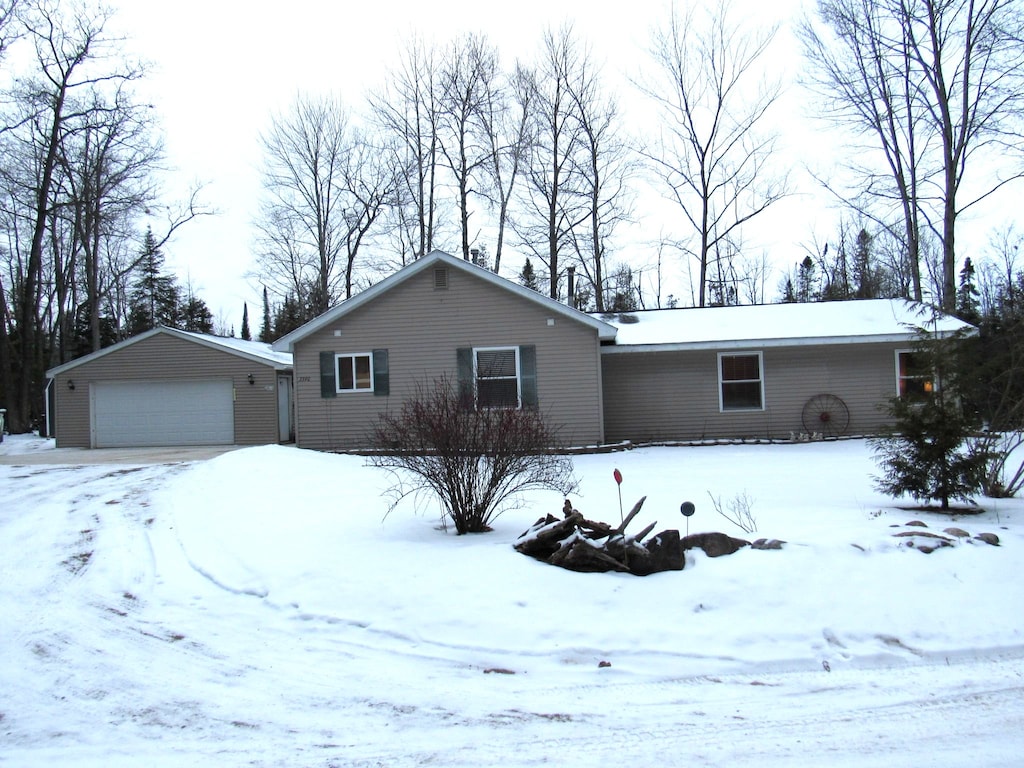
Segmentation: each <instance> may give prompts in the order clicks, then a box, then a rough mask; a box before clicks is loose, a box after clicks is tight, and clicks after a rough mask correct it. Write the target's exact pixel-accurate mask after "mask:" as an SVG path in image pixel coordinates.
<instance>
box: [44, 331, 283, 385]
mask: <svg viewBox="0 0 1024 768" xmlns="http://www.w3.org/2000/svg"><path fill="white" fill-rule="evenodd" d="M157 334H167V335H169V336H176V337H178V338H180V339H185V340H188V341H194V342H196V343H197V344H202V345H203V346H206V347H210V348H212V349H220V350H223V351H225V352H229V353H231V354H233V355H238V356H239V357H244V358H247V359H249V360H252V361H253V362H258V363H267V364H270V365H272V366H274V368H275V369H278V370H282V369H291V367H292V356H291V353H290V352H277V351H275V350H274V349H273V347H271V345H270V344H264V343H263V342H260V341H244V340H243V339H235V338H230V337H224V336H210V335H208V334H205V333H192V332H190V331H179V330H178V329H177V328H168V327H166V326H160V327H158V328H153V329H151V330H148V331H146V332H145V333H140V334H139V335H138V336H132V337H131V338H130V339H125V340H124V341H120V342H118V343H117V344H112V345H111V346H109V347H105V348H103V349H101V350H100V351H99V352H93V353H91V354H88V355H85V356H84V357H79V358H78V359H76V360H72V361H71V362H69V363H64V364H63V365H58V366H56V367H55V368H51V369H50V370H48V371H47V372H46V376H47V378H51V379H52V378H53V377H54V376H56V375H58V374H60V373H63V372H64V371H68V370H71V369H72V368H76V367H78V366H79V365H82V364H84V363H89V362H92V361H93V360H97V359H99V358H101V357H104V356H106V355H109V354H110V353H111V352H117V351H118V350H121V349H124V348H125V347H129V346H131V345H132V344H137V343H138V342H140V341H142V340H143V339H148V338H150V337H151V336H156V335H157Z"/></svg>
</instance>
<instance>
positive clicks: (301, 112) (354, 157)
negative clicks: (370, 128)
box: [257, 95, 395, 317]
mask: <svg viewBox="0 0 1024 768" xmlns="http://www.w3.org/2000/svg"><path fill="white" fill-rule="evenodd" d="M263 144H264V152H265V162H266V167H265V172H264V184H265V186H266V188H267V192H268V199H267V200H266V202H265V203H264V206H263V216H262V218H261V220H260V221H259V223H258V225H257V226H258V229H259V231H260V236H261V252H260V254H259V257H258V259H259V267H260V270H261V273H260V277H261V280H262V281H263V282H264V283H265V284H266V283H269V284H270V285H271V287H272V288H273V289H275V290H276V291H277V292H278V293H279V294H280V295H283V296H289V295H290V296H293V297H294V298H295V300H296V301H297V302H298V304H299V306H300V307H301V308H302V310H303V312H304V313H306V314H307V315H308V316H310V317H312V316H315V315H317V314H320V313H321V312H323V311H324V310H326V309H327V308H328V307H329V306H331V305H332V304H333V303H334V302H336V301H339V300H341V299H343V298H348V297H350V296H351V295H352V290H353V280H354V270H355V263H356V258H357V256H358V254H359V250H360V248H361V247H362V245H363V244H364V243H365V241H366V238H367V237H368V235H369V233H370V231H371V229H372V228H373V227H374V226H375V225H376V224H377V222H378V220H379V219H380V217H381V215H382V214H383V213H384V211H386V210H387V209H388V207H389V206H391V205H392V204H393V202H394V195H395V177H394V174H393V172H392V168H391V166H389V165H388V164H387V153H386V152H384V151H382V150H381V148H380V147H379V146H378V145H377V143H375V142H374V141H372V140H371V137H370V136H368V135H367V134H365V133H364V132H362V131H361V130H359V129H358V128H356V127H354V126H353V125H352V119H351V117H350V115H349V112H348V110H347V109H346V108H345V107H344V106H343V105H342V104H341V103H340V102H339V101H338V100H336V99H334V98H330V97H312V96H308V95H300V96H299V97H298V98H297V99H296V101H295V103H294V105H293V107H292V108H291V110H290V111H289V112H288V113H287V114H280V115H277V116H276V117H275V118H274V120H273V123H272V126H271V128H270V130H269V131H268V133H267V134H266V135H265V136H264V137H263Z"/></svg>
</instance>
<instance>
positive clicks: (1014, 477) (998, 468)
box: [967, 431, 1024, 499]
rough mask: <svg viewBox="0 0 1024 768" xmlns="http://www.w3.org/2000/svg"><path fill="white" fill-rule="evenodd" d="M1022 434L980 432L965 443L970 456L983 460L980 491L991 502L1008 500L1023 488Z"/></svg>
mask: <svg viewBox="0 0 1024 768" xmlns="http://www.w3.org/2000/svg"><path fill="white" fill-rule="evenodd" d="M1021 446H1024V432H1017V431H1013V432H984V433H982V434H979V435H975V436H974V437H972V438H970V439H969V440H968V441H967V450H968V452H969V453H970V454H971V455H972V456H977V455H984V456H986V457H987V461H986V462H985V469H984V479H983V483H982V492H983V493H984V494H985V495H986V496H989V497H991V498H993V499H999V498H1012V497H1014V496H1016V495H1017V494H1018V493H1020V491H1021V489H1022V488H1024V453H1020V452H1017V449H1018V448H1020V447H1021Z"/></svg>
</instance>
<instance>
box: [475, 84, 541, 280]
mask: <svg viewBox="0 0 1024 768" xmlns="http://www.w3.org/2000/svg"><path fill="white" fill-rule="evenodd" d="M530 84H531V81H530V79H529V77H528V75H527V74H526V73H525V72H524V70H523V69H522V67H520V66H519V65H516V67H515V69H514V71H513V73H512V74H511V76H508V77H506V78H503V79H502V80H501V81H500V82H499V83H498V84H496V85H495V87H494V89H493V90H491V91H489V92H488V93H487V94H486V96H485V99H484V104H483V111H482V115H481V119H482V122H483V129H484V133H485V135H486V136H487V140H488V142H489V143H490V159H491V164H490V167H489V169H488V170H489V175H490V184H489V185H488V186H487V187H486V188H485V189H484V190H483V192H482V194H484V195H485V196H486V197H487V198H488V200H489V201H490V203H491V205H492V207H493V208H494V209H495V211H496V218H497V221H496V226H497V237H496V239H495V245H494V271H495V272H499V271H500V269H501V256H502V253H503V250H504V245H505V229H506V226H507V224H508V221H509V212H510V206H511V204H512V200H513V194H514V192H515V190H516V188H517V184H518V182H519V179H520V175H521V171H522V168H523V164H524V162H525V160H526V157H527V152H528V151H529V147H530V144H531V138H530V134H529V130H530V119H531V111H532V109H533V102H532V93H533V91H532V89H531V87H530Z"/></svg>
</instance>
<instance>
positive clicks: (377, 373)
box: [373, 349, 391, 395]
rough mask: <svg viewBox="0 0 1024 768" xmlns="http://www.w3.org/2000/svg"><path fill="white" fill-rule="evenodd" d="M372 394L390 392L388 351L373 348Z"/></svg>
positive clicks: (386, 393)
mask: <svg viewBox="0 0 1024 768" xmlns="http://www.w3.org/2000/svg"><path fill="white" fill-rule="evenodd" d="M373 394H375V395H390V394H391V374H390V372H389V371H388V351H387V350H386V349H375V350H373Z"/></svg>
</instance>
